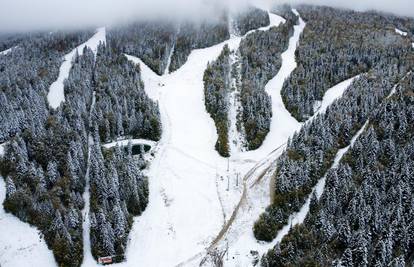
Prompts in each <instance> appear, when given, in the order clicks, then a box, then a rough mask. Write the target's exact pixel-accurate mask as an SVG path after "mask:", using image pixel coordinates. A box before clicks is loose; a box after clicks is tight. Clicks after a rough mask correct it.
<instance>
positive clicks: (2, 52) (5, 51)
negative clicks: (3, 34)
mask: <svg viewBox="0 0 414 267" xmlns="http://www.w3.org/2000/svg"><path fill="white" fill-rule="evenodd" d="M15 48H17V46H15V47H11V48H9V49H6V50H4V51H1V52H0V56H5V55H7V54H8V53H10V52H11V51H12V50H13V49H15Z"/></svg>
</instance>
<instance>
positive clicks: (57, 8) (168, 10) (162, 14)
mask: <svg viewBox="0 0 414 267" xmlns="http://www.w3.org/2000/svg"><path fill="white" fill-rule="evenodd" d="M281 3H289V4H300V3H305V4H318V5H328V6H333V7H343V8H350V9H355V10H358V11H365V10H370V9H374V10H378V11H382V12H391V13H395V14H398V15H403V16H414V2H413V1H410V0H395V1H375V0H364V1H358V0H349V1H340V0H335V1H328V0H224V1H222V0H88V1H83V0H59V1H53V0H38V1H26V0H2V1H0V6H1V9H0V32H3V33H4V32H16V31H20V32H21V31H34V30H54V29H65V28H69V29H78V28H82V27H97V26H102V25H109V24H114V23H120V22H128V21H131V20H134V21H135V20H148V19H159V18H170V19H171V18H175V19H177V18H178V19H179V18H196V19H200V18H203V19H207V18H209V19H212V18H213V19H214V18H216V16H217V14H218V13H219V12H217V11H218V10H223V9H231V10H239V9H243V8H245V7H246V6H248V5H254V6H258V7H261V8H268V7H270V6H272V5H275V4H281Z"/></svg>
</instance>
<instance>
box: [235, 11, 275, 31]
mask: <svg viewBox="0 0 414 267" xmlns="http://www.w3.org/2000/svg"><path fill="white" fill-rule="evenodd" d="M234 24H235V25H234V26H235V29H236V32H237V33H238V34H239V35H241V36H243V35H245V34H246V33H247V32H249V31H251V30H254V29H258V28H261V27H264V26H267V25H269V24H270V19H269V15H268V14H267V12H266V11H264V10H262V9H258V8H255V7H250V8H248V9H247V10H244V11H243V12H241V13H239V14H237V16H236V17H235V21H234Z"/></svg>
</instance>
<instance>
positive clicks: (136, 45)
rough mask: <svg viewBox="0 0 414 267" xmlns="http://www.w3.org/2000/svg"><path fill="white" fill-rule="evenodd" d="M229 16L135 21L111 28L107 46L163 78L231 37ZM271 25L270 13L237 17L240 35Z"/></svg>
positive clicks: (247, 12) (250, 11)
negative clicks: (200, 51)
mask: <svg viewBox="0 0 414 267" xmlns="http://www.w3.org/2000/svg"><path fill="white" fill-rule="evenodd" d="M228 16H229V13H228V12H227V11H221V12H219V13H218V15H217V17H216V18H210V20H209V21H198V22H197V21H191V20H188V21H175V20H172V21H150V22H135V23H131V24H128V25H123V26H120V27H116V28H113V29H110V30H109V31H108V43H110V44H111V47H113V48H114V49H116V50H117V51H118V52H122V53H126V54H130V55H133V56H136V57H139V58H140V59H141V60H142V61H143V62H145V64H147V65H148V66H149V67H150V68H151V69H152V70H153V71H154V72H156V73H157V74H159V75H162V74H163V73H164V72H165V69H166V68H167V67H168V66H167V65H168V60H169V57H170V55H171V58H170V60H171V63H170V66H169V69H168V71H169V72H173V71H175V70H177V69H179V68H180V67H181V66H182V65H184V63H185V62H186V61H187V58H188V56H189V55H190V53H191V51H192V50H193V49H200V48H205V47H209V46H213V45H215V44H218V43H220V42H223V41H225V40H227V39H228V38H229V37H230V33H229V23H228ZM266 25H269V16H268V14H267V12H265V11H263V10H261V9H257V8H254V7H249V8H247V9H246V10H244V11H243V12H240V13H239V14H237V15H236V17H235V21H234V27H235V28H236V31H237V32H238V33H239V34H240V35H244V34H245V33H247V32H248V31H250V30H252V29H256V28H259V27H263V26H266Z"/></svg>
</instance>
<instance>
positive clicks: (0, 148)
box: [0, 142, 7, 158]
mask: <svg viewBox="0 0 414 267" xmlns="http://www.w3.org/2000/svg"><path fill="white" fill-rule="evenodd" d="M6 145H7V142H4V143H2V144H0V158H1V157H3V156H4V153H5V151H4V148H5V147H6Z"/></svg>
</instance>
